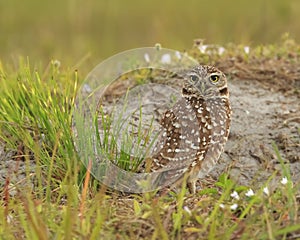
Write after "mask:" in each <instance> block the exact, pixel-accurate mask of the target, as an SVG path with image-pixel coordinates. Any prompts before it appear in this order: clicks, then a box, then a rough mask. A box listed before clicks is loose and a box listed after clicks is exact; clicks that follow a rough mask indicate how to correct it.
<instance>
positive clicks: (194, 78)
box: [190, 75, 199, 82]
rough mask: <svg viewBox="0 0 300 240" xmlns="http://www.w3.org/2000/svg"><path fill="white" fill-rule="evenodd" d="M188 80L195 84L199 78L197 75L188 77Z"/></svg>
mask: <svg viewBox="0 0 300 240" xmlns="http://www.w3.org/2000/svg"><path fill="white" fill-rule="evenodd" d="M190 79H191V81H192V82H196V81H198V80H199V77H198V76H197V75H190Z"/></svg>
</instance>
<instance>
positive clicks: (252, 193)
mask: <svg viewBox="0 0 300 240" xmlns="http://www.w3.org/2000/svg"><path fill="white" fill-rule="evenodd" d="M245 195H246V196H247V197H252V196H254V192H253V190H252V189H251V188H250V189H249V190H248V191H247V192H246V193H245Z"/></svg>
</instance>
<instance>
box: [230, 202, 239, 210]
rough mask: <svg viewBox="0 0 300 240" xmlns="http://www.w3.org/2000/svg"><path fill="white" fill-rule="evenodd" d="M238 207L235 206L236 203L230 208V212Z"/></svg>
mask: <svg viewBox="0 0 300 240" xmlns="http://www.w3.org/2000/svg"><path fill="white" fill-rule="evenodd" d="M238 206H239V205H237V204H236V203H235V204H233V205H231V206H230V209H231V210H236V209H237V208H238Z"/></svg>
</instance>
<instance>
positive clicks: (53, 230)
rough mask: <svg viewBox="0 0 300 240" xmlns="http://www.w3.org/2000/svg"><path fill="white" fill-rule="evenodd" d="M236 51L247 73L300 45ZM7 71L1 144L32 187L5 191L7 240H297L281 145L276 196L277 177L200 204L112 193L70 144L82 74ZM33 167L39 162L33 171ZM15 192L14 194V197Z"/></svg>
mask: <svg viewBox="0 0 300 240" xmlns="http://www.w3.org/2000/svg"><path fill="white" fill-rule="evenodd" d="M293 44H294V43H293ZM232 49H233V50H232V51H231V52H230V53H228V55H226V56H223V57H224V59H223V60H224V61H225V58H227V57H228V56H229V57H232V56H236V57H237V58H239V57H240V58H242V60H241V61H243V62H244V63H246V64H248V63H249V62H250V63H253V62H255V61H260V59H262V58H263V59H273V60H274V59H278V57H279V58H280V57H281V58H284V59H285V60H287V59H288V61H290V62H289V63H290V64H292V62H293V61H294V59H293V58H292V57H290V56H289V53H290V52H291V51H292V52H293V53H296V54H299V46H298V45H289V44H287V42H286V41H285V42H284V43H283V44H279V45H270V46H267V47H265V46H259V47H257V48H256V49H255V51H254V53H253V55H250V56H246V55H245V54H244V53H243V47H242V46H240V47H232ZM190 54H191V55H194V56H195V57H196V58H197V59H198V60H199V61H200V62H212V63H216V64H218V62H219V61H221V60H222V59H221V58H220V56H216V55H214V56H207V55H201V54H200V55H199V54H198V55H196V50H195V49H192V50H191V51H190ZM230 55H231V56H230ZM7 69H10V70H7ZM7 69H6V68H4V67H3V65H2V64H0V83H1V88H0V139H1V141H3V142H5V143H6V144H7V145H6V147H7V148H8V149H20V150H19V151H17V153H16V155H15V158H16V159H18V158H19V159H20V161H25V162H27V163H28V164H27V176H26V178H25V179H24V182H25V183H28V184H16V185H12V184H13V183H10V181H9V178H7V181H6V182H5V183H3V189H2V191H1V200H0V204H1V208H0V238H1V239H138V238H140V239H141V238H145V239H187V238H191V239H224V240H225V239H289V238H290V237H292V236H294V237H295V238H294V239H296V238H297V237H298V238H299V236H300V235H299V234H300V224H299V222H300V221H299V207H300V204H299V191H298V189H299V187H300V186H299V182H298V183H296V184H293V183H292V182H291V176H290V173H289V171H288V168H287V167H286V166H285V164H283V160H282V159H281V157H280V154H279V151H278V149H277V148H276V146H275V145H274V153H275V154H276V155H277V158H278V159H279V161H280V162H281V163H282V172H283V175H282V179H285V178H286V180H287V182H286V183H285V182H284V181H283V183H284V184H282V183H280V182H279V183H278V186H277V188H275V189H271V188H270V187H269V183H268V182H269V181H271V179H272V178H273V177H274V176H272V177H270V179H269V181H268V182H266V183H265V185H264V186H263V187H261V188H256V187H255V186H240V185H237V184H236V183H235V182H234V181H232V180H231V179H229V178H228V176H227V175H226V174H222V175H221V176H220V177H219V179H218V181H213V182H210V183H207V184H205V186H204V188H203V189H202V190H201V191H199V192H198V193H197V194H196V195H195V196H192V195H189V194H188V193H187V190H186V188H185V187H184V185H183V187H182V188H180V190H179V191H178V192H177V193H175V192H172V191H169V192H168V193H160V194H157V193H155V192H152V193H144V194H121V193H117V192H113V191H111V190H107V189H106V187H105V186H101V185H99V184H98V182H97V181H96V180H94V179H93V177H92V176H91V175H90V174H89V172H87V171H86V168H88V169H90V167H91V166H90V165H89V163H86V164H85V165H86V166H84V164H82V162H81V161H80V160H79V159H78V156H77V154H76V151H75V148H74V145H73V141H72V131H71V124H72V106H73V105H74V101H75V96H76V92H77V91H78V86H79V85H80V84H81V82H82V80H83V76H82V75H83V74H81V72H80V69H79V71H78V72H77V71H74V70H70V69H68V68H62V67H61V66H60V65H59V63H58V62H51V63H50V64H49V66H48V67H46V69H45V70H43V71H42V70H37V71H35V70H34V69H32V68H31V67H30V64H29V61H28V60H20V63H19V68H18V69H13V68H7ZM11 69H13V70H11ZM232 75H234V73H232ZM30 159H34V160H35V162H36V166H35V167H34V169H31V168H30V166H29V160H30ZM274 175H275V173H274ZM32 182H33V183H34V185H33V186H32ZM13 187H14V188H15V189H16V192H15V194H14V195H10V193H11V191H12V188H13ZM250 189H253V192H254V194H253V195H252V194H251V191H250V192H249V190H250ZM266 189H268V191H269V192H267V190H266ZM233 193H235V194H233Z"/></svg>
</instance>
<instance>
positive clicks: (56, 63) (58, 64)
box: [53, 59, 61, 68]
mask: <svg viewBox="0 0 300 240" xmlns="http://www.w3.org/2000/svg"><path fill="white" fill-rule="evenodd" d="M53 65H54V66H55V67H56V68H59V67H60V65H61V63H60V61H59V60H57V59H55V60H54V61H53Z"/></svg>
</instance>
